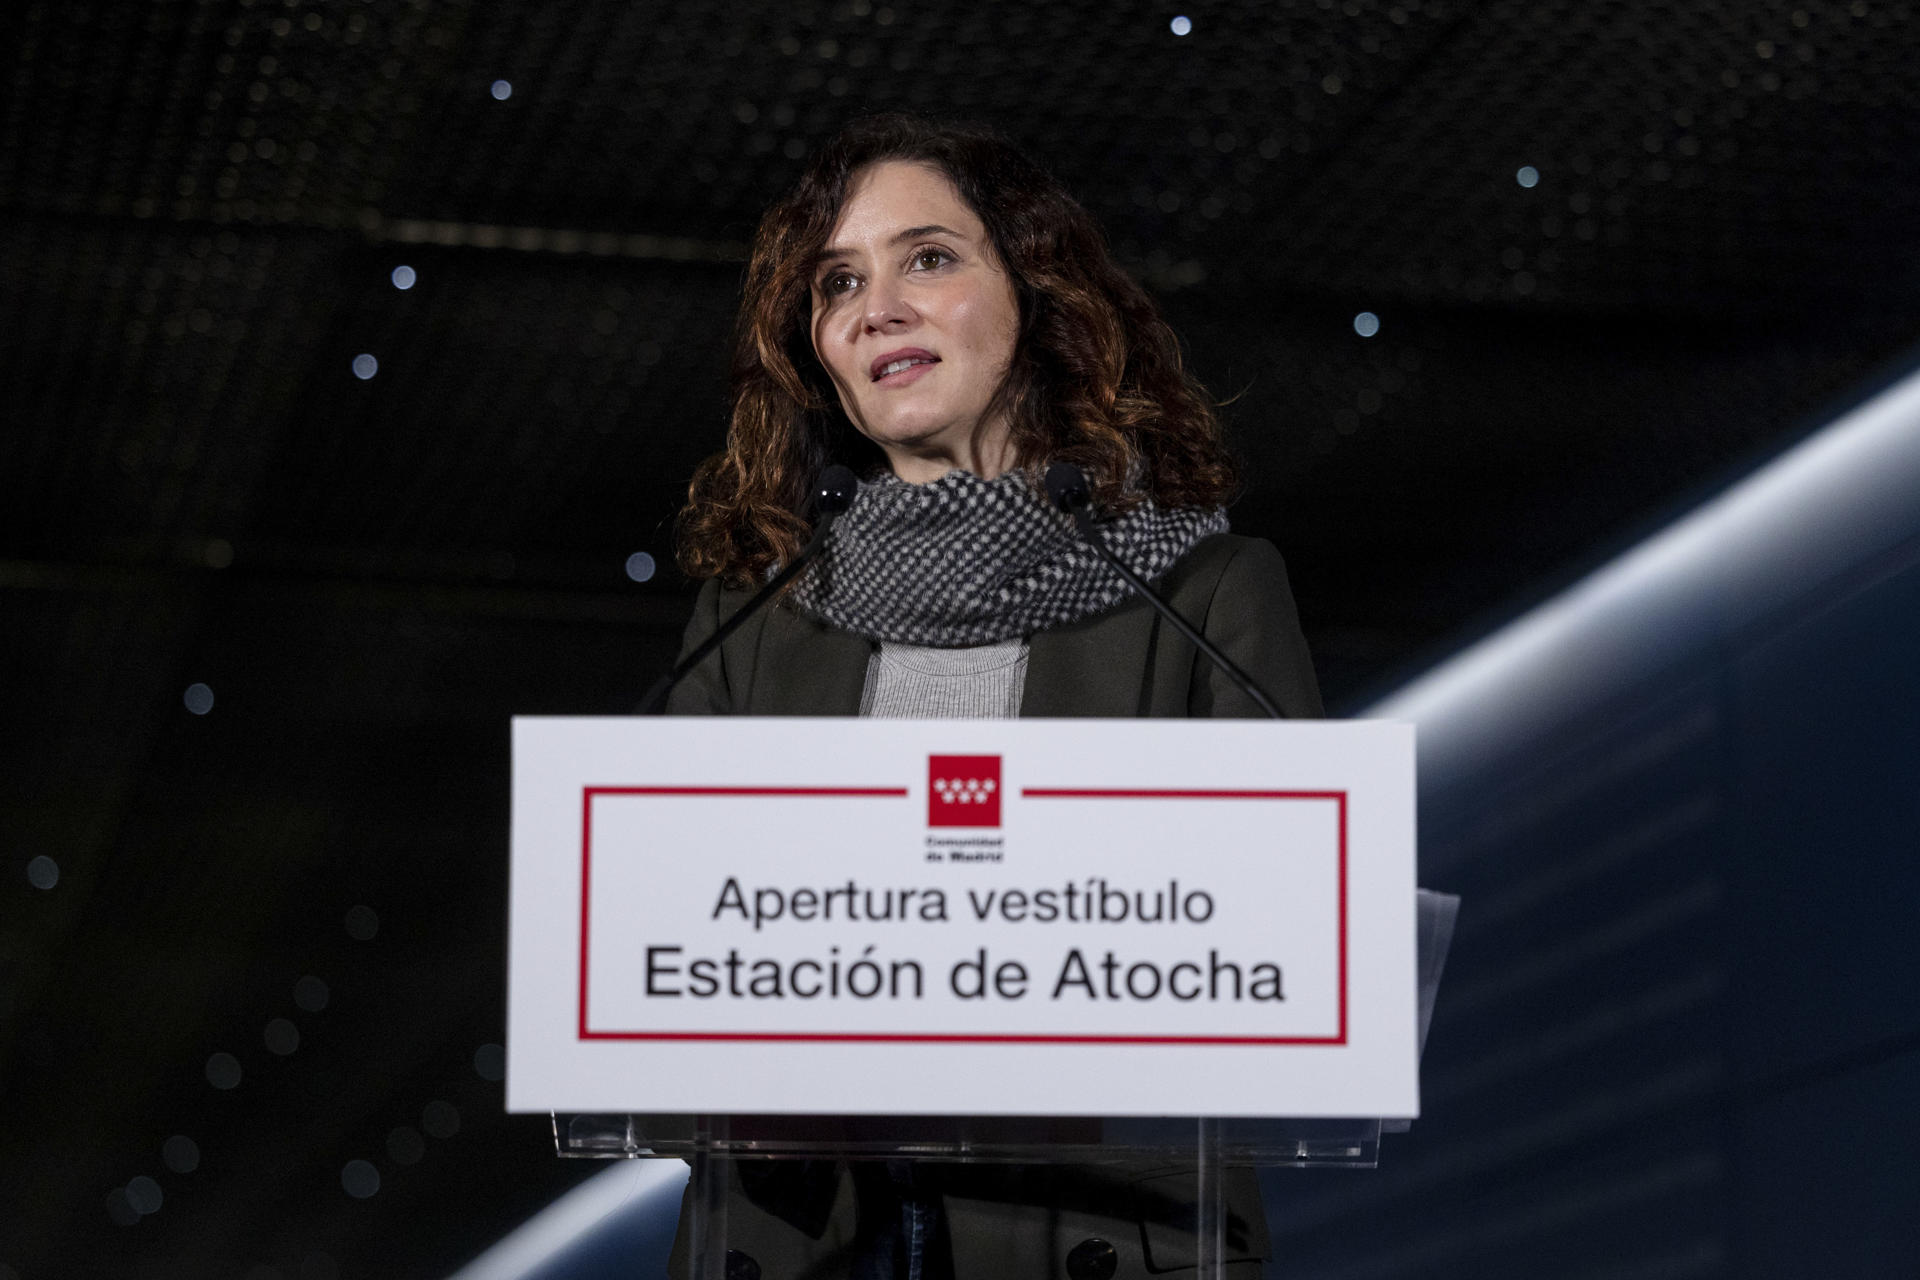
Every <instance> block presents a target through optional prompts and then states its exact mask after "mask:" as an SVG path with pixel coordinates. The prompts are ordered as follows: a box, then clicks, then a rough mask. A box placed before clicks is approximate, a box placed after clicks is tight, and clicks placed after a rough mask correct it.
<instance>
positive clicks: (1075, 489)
mask: <svg viewBox="0 0 1920 1280" xmlns="http://www.w3.org/2000/svg"><path fill="white" fill-rule="evenodd" d="M1047 497H1049V498H1051V499H1052V500H1053V505H1054V506H1056V507H1058V508H1060V509H1061V510H1062V511H1066V512H1073V511H1076V510H1078V509H1079V508H1081V507H1084V506H1086V505H1087V504H1088V503H1090V502H1092V501H1093V495H1092V493H1090V492H1088V490H1087V476H1086V473H1085V472H1084V471H1082V470H1080V468H1078V467H1076V466H1074V465H1073V464H1072V463H1071V462H1056V463H1054V464H1053V465H1052V466H1050V467H1048V468H1047Z"/></svg>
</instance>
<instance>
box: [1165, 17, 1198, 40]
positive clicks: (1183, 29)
mask: <svg viewBox="0 0 1920 1280" xmlns="http://www.w3.org/2000/svg"><path fill="white" fill-rule="evenodd" d="M1167 25H1168V26H1169V27H1172V28H1173V34H1175V35H1177V36H1184V35H1186V34H1187V33H1188V32H1189V31H1192V30H1193V19H1192V18H1189V17H1188V16H1187V15H1186V14H1184V13H1183V14H1181V15H1180V16H1179V17H1177V18H1175V19H1174V20H1173V21H1172V22H1170V23H1168V24H1167Z"/></svg>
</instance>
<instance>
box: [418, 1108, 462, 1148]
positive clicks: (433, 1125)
mask: <svg viewBox="0 0 1920 1280" xmlns="http://www.w3.org/2000/svg"><path fill="white" fill-rule="evenodd" d="M420 1127H421V1128H422V1129H425V1130H426V1131H427V1136H428V1137H429V1138H451V1137H452V1136H453V1135H454V1134H456V1133H458V1132H460V1113H459V1111H457V1110H455V1109H454V1105H453V1104H452V1103H451V1102H442V1101H441V1100H440V1099H438V1098H435V1099H434V1100H433V1101H432V1102H429V1103H428V1104H427V1105H426V1106H425V1107H424V1108H422V1109H421V1111H420Z"/></svg>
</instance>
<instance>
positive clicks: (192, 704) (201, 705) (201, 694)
mask: <svg viewBox="0 0 1920 1280" xmlns="http://www.w3.org/2000/svg"><path fill="white" fill-rule="evenodd" d="M181 700H182V701H183V702H185V703H186V704H187V710H189V711H191V712H193V714H195V715H197V716H203V715H205V714H207V712H209V711H211V710H213V690H211V689H209V688H207V686H206V685H203V684H197V683H196V684H190V685H188V686H187V692H186V693H185V695H184V696H183V697H182V699H181Z"/></svg>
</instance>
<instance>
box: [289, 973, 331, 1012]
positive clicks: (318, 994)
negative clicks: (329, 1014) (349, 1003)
mask: <svg viewBox="0 0 1920 1280" xmlns="http://www.w3.org/2000/svg"><path fill="white" fill-rule="evenodd" d="M332 994H333V993H332V992H330V991H328V990H327V984H326V983H325V982H322V981H321V980H320V979H319V978H316V977H314V976H313V975H312V974H308V975H307V976H306V977H304V978H302V979H300V981H298V982H296V983H294V984H293V1002H294V1003H295V1004H297V1005H299V1006H300V1007H301V1008H302V1009H305V1010H306V1011H307V1012H308V1013H318V1012H320V1011H321V1010H322V1009H324V1008H326V1007H327V1000H328V998H329V997H330V996H331V995H332Z"/></svg>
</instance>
